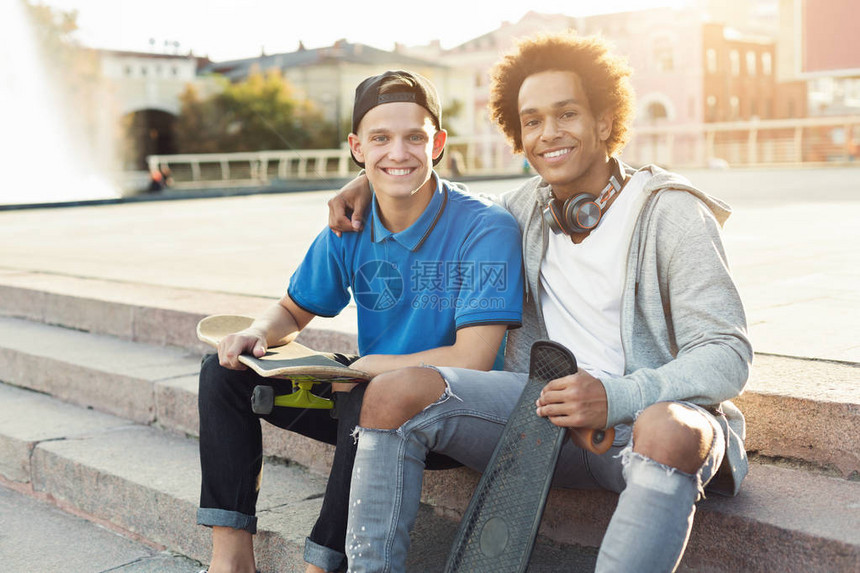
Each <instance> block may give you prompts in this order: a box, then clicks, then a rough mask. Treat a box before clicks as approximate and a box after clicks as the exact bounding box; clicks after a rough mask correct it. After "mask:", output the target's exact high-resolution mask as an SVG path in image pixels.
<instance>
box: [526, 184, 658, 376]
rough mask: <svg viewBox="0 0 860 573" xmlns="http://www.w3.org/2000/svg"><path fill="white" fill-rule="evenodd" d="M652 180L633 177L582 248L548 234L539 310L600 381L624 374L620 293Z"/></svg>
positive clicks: (561, 236) (551, 333)
mask: <svg viewBox="0 0 860 573" xmlns="http://www.w3.org/2000/svg"><path fill="white" fill-rule="evenodd" d="M649 177H650V175H649V174H648V173H643V172H639V173H636V174H634V175H633V176H632V177H631V178H630V179H629V180H628V181H627V184H626V185H625V186H624V189H623V190H622V191H621V194H620V195H618V197H617V198H616V199H615V201H614V202H613V203H612V205H610V206H609V209H608V210H607V211H606V213H605V214H604V215H603V217H602V219H601V221H600V225H599V226H598V227H597V229H595V230H594V231H592V232H591V234H590V235H589V236H588V237H586V239H585V240H584V241H582V242H581V243H579V244H578V245H576V244H574V243H573V241H571V240H570V237H569V236H567V235H564V234H555V233H553V232H550V233H549V242H548V245H547V251H546V255H545V257H544V260H543V262H542V263H541V266H540V291H541V292H540V296H541V310H542V311H543V315H544V320H545V321H546V328H547V333H548V334H549V337H550V338H551V339H552V340H554V341H556V342H558V343H560V344H563V345H564V346H566V347H567V348H568V349H570V351H571V352H573V355H574V356H575V357H576V361H577V363H578V365H579V367H580V368H582V369H583V370H585V371H586V372H588V373H589V374H591V375H592V376H594V377H596V378H600V377H602V376H605V375H612V376H622V375H623V374H624V351H623V349H622V347H621V293H622V292H623V290H624V279H625V269H626V267H627V253H628V249H629V247H630V238H631V236H632V234H633V227H634V226H635V225H636V218H637V217H638V215H639V211H640V210H641V208H642V205H643V204H644V202H645V198H646V197H645V193H644V192H643V187H644V185H645V183H646V182H647V180H648V178H649Z"/></svg>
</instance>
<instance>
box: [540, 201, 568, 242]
mask: <svg viewBox="0 0 860 573" xmlns="http://www.w3.org/2000/svg"><path fill="white" fill-rule="evenodd" d="M563 211H564V205H562V204H559V202H558V200H556V199H555V198H553V199H550V200H549V203H548V204H547V206H546V207H545V208H544V210H543V220H544V222H545V223H546V224H547V226H548V227H549V228H550V229H551V230H552V232H553V233H555V234H556V235H558V234H559V233H566V234H569V233H568V230H567V228H566V224H565V221H564V213H563Z"/></svg>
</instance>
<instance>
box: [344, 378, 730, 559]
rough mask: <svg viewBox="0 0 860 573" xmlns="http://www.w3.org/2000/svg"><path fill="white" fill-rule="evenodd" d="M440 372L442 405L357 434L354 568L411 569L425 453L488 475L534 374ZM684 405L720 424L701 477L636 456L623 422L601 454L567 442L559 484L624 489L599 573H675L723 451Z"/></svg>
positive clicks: (720, 440) (351, 535) (350, 532)
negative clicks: (506, 426)
mask: <svg viewBox="0 0 860 573" xmlns="http://www.w3.org/2000/svg"><path fill="white" fill-rule="evenodd" d="M437 370H438V371H439V373H440V374H441V375H442V378H443V379H444V380H445V382H446V386H447V387H446V390H445V393H444V394H443V395H442V397H440V398H439V400H437V401H436V402H435V403H434V404H432V405H430V406H428V407H427V408H425V409H424V411H423V412H421V413H419V414H418V415H416V416H415V417H413V418H412V419H410V420H409V421H407V422H406V423H405V424H403V425H402V426H401V427H400V428H398V429H396V430H378V429H373V428H358V430H357V436H358V452H357V454H356V460H355V466H354V468H353V474H352V486H351V492H350V499H349V518H348V525H347V537H346V553H347V558H348V561H349V571H351V572H354V573H363V572H373V573H387V572H398V573H399V572H402V571H405V568H406V566H405V563H406V554H407V551H408V549H409V532H410V530H411V529H412V526H413V524H414V522H415V518H416V515H417V513H418V507H419V503H420V497H421V486H422V481H423V473H424V460H425V457H426V455H427V452H429V451H431V450H432V451H435V452H439V453H443V454H445V455H447V456H450V457H451V458H454V459H455V460H457V461H459V462H461V463H462V464H463V465H465V466H468V467H470V468H472V469H475V470H477V471H483V470H484V468H485V467H486V464H487V462H488V460H489V459H490V457H491V455H492V453H493V450H494V448H495V445H496V442H497V441H498V438H499V436H500V435H501V432H502V428H503V427H504V424H505V421H506V420H507V419H508V416H509V415H510V413H511V411H512V410H513V408H514V406H515V405H516V403H517V400H518V399H519V396H520V393H521V392H522V388H523V386H524V385H525V382H526V379H527V375H526V374H522V373H512V372H499V371H493V372H478V371H473V370H463V369H457V368H438V369H437ZM682 404H683V405H685V406H687V407H689V408H692V409H694V410H696V411H700V412H701V413H702V415H704V416H706V417H707V418H708V419H709V420H710V421H711V424H712V426H713V428H714V436H715V439H714V442H713V444H714V445H713V446H712V448H711V452H710V454H709V455H708V458H707V460H706V461H705V463H704V464H703V466H702V468H701V469H700V470H699V472H698V473H697V474H695V475H690V474H685V473H683V472H680V471H678V470H675V469H673V468H668V467H666V466H661V465H660V464H658V463H657V462H654V461H653V460H650V459H648V458H645V457H644V456H641V455H639V454H636V453H634V452H633V451H632V437H631V428H630V427H629V426H619V427H617V428H616V437H615V442H614V443H613V446H612V448H611V449H610V450H609V451H608V452H607V453H605V454H603V455H602V456H598V455H595V454H592V453H591V452H587V451H585V450H582V449H580V448H577V447H576V446H574V445H573V443H572V442H571V441H570V440H568V441H567V442H566V443H565V445H564V447H563V449H562V454H561V457H560V459H559V464H558V466H557V469H556V472H555V476H554V480H553V486H554V487H567V488H576V489H594V488H603V489H608V490H610V491H614V492H617V493H621V496H620V497H619V503H618V507H617V509H616V511H615V513H614V515H613V518H612V520H611V522H610V525H609V528H608V529H607V533H606V536H605V537H604V540H603V544H602V545H601V549H600V555H599V557H598V563H597V571H671V570H673V569H674V567H676V566H677V563H678V562H679V561H680V558H681V555H682V554H683V551H684V548H685V546H686V542H687V538H688V536H689V531H690V528H691V527H692V521H693V513H694V511H695V503H696V502H697V501H698V500H699V499H700V498H701V497H702V495H703V487H704V485H705V484H706V483H707V482H708V481H709V480H710V479H711V478H712V477H713V476H714V474H716V471H717V469H718V467H719V465H720V463H721V461H722V458H723V455H724V451H725V446H724V443H725V440H724V437H723V430H722V428H721V427H720V425H719V424H718V423H717V422H716V420H715V419H714V416H712V415H711V414H710V413H708V412H707V411H706V410H704V409H702V408H700V407H698V406H695V405H692V404H687V403H682ZM643 500H644V502H643Z"/></svg>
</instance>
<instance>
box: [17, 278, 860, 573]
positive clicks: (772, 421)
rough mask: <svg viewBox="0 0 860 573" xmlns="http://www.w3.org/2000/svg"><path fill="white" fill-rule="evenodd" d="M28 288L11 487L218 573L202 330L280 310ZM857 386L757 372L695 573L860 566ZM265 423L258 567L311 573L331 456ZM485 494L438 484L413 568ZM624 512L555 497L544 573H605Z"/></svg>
mask: <svg viewBox="0 0 860 573" xmlns="http://www.w3.org/2000/svg"><path fill="white" fill-rule="evenodd" d="M27 275H30V274H28V273H24V274H15V275H8V274H7V275H2V276H0V315H6V317H5V318H0V381H2V382H4V383H5V384H4V385H2V386H0V474H2V479H3V482H4V483H5V484H6V485H10V486H12V487H15V488H16V489H19V490H21V491H28V492H31V493H34V494H36V495H42V496H47V497H49V498H51V499H54V500H56V503H57V504H58V505H60V506H61V507H65V508H68V509H73V510H75V511H78V512H83V513H85V514H88V515H91V516H93V517H94V518H96V519H99V520H104V521H106V522H109V523H112V524H115V525H116V526H117V527H119V528H122V529H124V530H126V531H129V532H132V533H134V534H136V535H139V536H141V537H143V538H145V539H148V540H150V541H152V542H154V543H157V544H160V545H163V546H165V547H167V548H169V549H171V550H174V551H177V552H179V553H182V554H184V555H187V556H189V557H191V558H193V559H197V560H200V561H202V562H205V561H206V560H207V559H208V555H209V553H208V552H209V542H208V531H207V530H205V529H204V528H200V527H198V526H196V525H195V524H194V523H195V511H196V506H197V499H198V489H199V466H198V461H197V447H196V440H195V439H194V436H196V432H197V417H196V416H197V414H196V392H197V389H196V383H197V369H198V367H199V360H200V356H201V352H202V350H203V349H202V347H200V346H199V345H198V343H197V342H196V341H195V340H194V338H193V326H194V324H196V322H197V320H198V319H199V318H200V317H202V316H204V315H206V314H210V313H214V312H246V313H250V314H253V313H255V312H258V311H259V310H260V309H261V308H263V307H265V305H266V304H268V302H269V301H267V300H265V299H258V298H254V297H240V296H236V295H212V294H210V293H197V292H193V291H181V290H178V289H166V288H163V287H159V288H150V287H143V286H140V285H125V284H122V283H106V282H102V281H89V280H85V279H70V278H62V277H50V276H47V275H45V276H33V275H30V276H27ZM10 316H17V317H20V318H11V317H10ZM177 330H182V331H183V332H182V333H179V332H177ZM189 333H190V334H189ZM353 334H354V333H352V332H350V331H349V330H347V329H344V328H341V327H340V325H337V324H334V325H331V324H329V325H324V326H323V328H319V329H316V330H314V331H310V332H308V333H306V334H303V337H304V339H305V342H306V343H307V344H310V345H314V346H317V347H320V348H331V349H336V350H345V351H349V350H350V347H349V345H350V344H354V338H353V337H352V336H353ZM165 343H169V344H167V345H165ZM858 372H860V370H858V369H857V368H856V366H854V365H849V364H838V363H827V362H820V361H812V360H799V359H793V358H784V357H774V356H758V357H757V363H756V367H755V372H754V377H753V380H752V381H751V384H750V389H749V391H748V393H747V394H745V395H744V396H743V397H742V398H741V400H739V404H740V405H741V407H742V408H744V411H745V412H746V413H747V417H748V420H749V427H748V434H749V436H748V446H749V449H750V450H751V451H752V452H755V453H756V455H757V456H758V459H759V460H760V461H766V462H768V463H760V462H759V463H755V464H753V468H752V471H751V474H750V476H749V478H748V479H747V481H746V482H745V484H744V487H743V489H742V492H741V494H740V495H739V496H738V497H736V498H732V499H724V498H716V497H715V498H712V499H709V500H706V501H705V502H703V503H702V504H701V505H700V508H699V512H698V516H697V519H696V525H695V527H694V531H693V535H692V538H691V541H690V546H689V550H688V552H687V556H686V557H685V560H684V564H683V566H684V568H685V569H686V570H691V571H692V570H695V571H777V570H778V571H854V570H858V568H860V481H858V474H860V462H859V461H858V460H860V444H858V443H857V441H856V439H854V438H855V437H856V436H857V435H858V432H857V430H858V427H860V424H858V420H860V406H858V404H860V388H858V384H857V379H858V376H857V373H858ZM264 426H265V427H266V430H264V442H265V450H266V454H267V455H269V456H271V458H272V461H271V463H268V464H267V466H266V471H265V472H264V473H265V478H264V481H265V485H264V487H263V491H262V494H261V503H260V507H261V512H260V518H261V519H260V528H261V533H260V534H259V535H258V536H257V540H256V543H257V548H258V556H259V559H260V564H261V566H262V567H263V569H264V570H273V571H274V570H278V571H284V570H293V569H291V568H290V567H293V568H295V570H297V571H298V570H302V568H301V546H302V544H303V539H304V536H305V535H306V533H307V532H308V531H309V530H310V525H311V523H312V521H313V518H314V517H315V515H316V512H317V511H318V509H319V496H320V495H321V494H322V491H323V487H324V477H323V476H324V475H325V472H327V468H328V464H329V463H330V456H331V450H330V448H328V447H326V446H321V445H319V444H316V443H314V442H312V441H310V440H306V439H304V438H301V437H296V436H289V435H286V432H283V431H280V430H275V429H273V428H270V427H268V425H266V424H264ZM776 462H778V463H776ZM476 482H477V475H476V474H474V473H473V472H470V471H467V470H454V471H448V472H428V474H427V479H426V483H425V492H424V494H425V495H424V499H425V502H427V503H428V504H430V505H428V506H425V507H424V508H422V512H423V515H422V517H421V518H420V519H419V522H418V523H419V526H418V529H416V532H415V539H416V541H415V543H414V551H413V554H414V555H413V557H412V566H411V570H414V571H433V570H439V569H440V568H441V565H442V562H443V561H444V555H445V553H446V552H447V548H448V544H449V540H450V537H451V535H452V534H453V531H454V527H455V525H456V524H455V522H454V521H451V520H449V519H444V518H442V517H439V515H440V514H444V515H447V516H453V517H456V516H457V515H459V514H460V513H461V512H462V511H463V509H464V508H465V505H466V503H467V502H468V499H469V496H470V495H471V491H472V488H473V487H474V484H475V483H476ZM615 501H616V497H615V496H614V495H611V494H607V493H603V492H587V493H583V492H570V491H554V492H553V493H552V498H551V500H550V502H549V504H548V510H547V512H546V515H545V517H544V522H543V527H542V535H543V536H544V537H543V538H542V542H541V544H540V546H539V550H538V551H537V552H536V555H535V560H534V565H533V567H532V570H535V571H537V570H546V571H557V570H560V569H565V570H588V569H589V568H590V567H593V557H594V549H593V548H594V547H596V546H597V545H599V542H600V538H601V536H602V534H603V531H604V528H605V526H606V523H608V519H609V517H610V515H611V510H612V508H613V507H614V505H615ZM562 563H563V564H564V565H561V564H562ZM577 568H579V569H577Z"/></svg>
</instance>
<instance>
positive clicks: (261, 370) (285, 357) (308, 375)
mask: <svg viewBox="0 0 860 573" xmlns="http://www.w3.org/2000/svg"><path fill="white" fill-rule="evenodd" d="M252 322H254V319H253V318H252V317H250V316H242V315H236V314H216V315H212V316H207V317H206V318H204V319H203V320H201V321H200V322H199V323H198V324H197V338H199V339H200V340H201V341H203V342H205V343H207V344H209V345H211V346H214V347H216V348H217V347H218V343H219V342H220V341H221V339H223V338H224V337H225V336H227V335H228V334H233V333H235V332H239V331H240V330H244V329H246V328H248V327H249V326H251V323H252ZM239 362H241V363H242V364H244V365H245V366H247V367H249V368H250V369H251V370H253V371H254V372H256V373H257V374H259V375H260V376H263V377H264V378H284V379H288V380H290V381H292V383H293V389H294V391H293V393H292V394H282V395H279V396H275V393H274V388H273V387H271V386H265V385H259V386H256V387H255V388H254V393H253V395H252V397H251V408H252V410H253V411H254V412H255V413H257V414H270V413H271V412H272V408H273V407H274V406H288V407H293V408H320V409H331V408H332V407H333V404H332V401H331V400H328V399H326V398H320V397H319V396H317V395H315V394H313V393H312V392H311V388H313V385H314V384H317V383H319V382H366V381H368V380H370V378H371V375H370V374H368V373H366V372H362V371H360V370H354V369H352V368H349V367H347V366H344V365H343V364H341V363H340V362H338V361H337V360H335V359H334V358H331V357H330V356H329V355H326V354H324V353H322V352H317V351H315V350H311V349H310V348H308V347H307V346H303V345H301V344H299V343H297V342H291V343H289V344H285V345H283V346H274V347H271V348H269V349H267V351H266V354H264V355H263V356H261V357H260V358H256V357H254V356H251V355H250V354H242V355H240V356H239Z"/></svg>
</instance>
